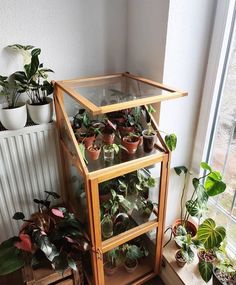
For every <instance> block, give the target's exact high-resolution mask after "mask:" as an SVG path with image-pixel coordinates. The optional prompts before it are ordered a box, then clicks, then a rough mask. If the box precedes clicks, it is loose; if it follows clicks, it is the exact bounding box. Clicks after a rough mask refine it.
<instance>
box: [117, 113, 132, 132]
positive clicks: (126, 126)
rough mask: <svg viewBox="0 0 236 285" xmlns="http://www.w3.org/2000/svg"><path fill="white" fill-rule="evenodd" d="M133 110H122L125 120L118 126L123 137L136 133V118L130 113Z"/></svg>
mask: <svg viewBox="0 0 236 285" xmlns="http://www.w3.org/2000/svg"><path fill="white" fill-rule="evenodd" d="M130 111H131V110H129V109H125V110H122V114H123V118H124V122H123V123H120V124H118V130H119V132H120V134H121V137H123V136H125V135H127V134H129V133H132V132H134V129H135V127H134V124H135V122H134V117H133V115H132V114H131V113H130Z"/></svg>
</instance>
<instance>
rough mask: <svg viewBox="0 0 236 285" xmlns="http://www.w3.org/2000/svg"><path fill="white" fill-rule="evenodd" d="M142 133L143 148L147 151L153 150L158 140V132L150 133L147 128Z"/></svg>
mask: <svg viewBox="0 0 236 285" xmlns="http://www.w3.org/2000/svg"><path fill="white" fill-rule="evenodd" d="M142 134H143V150H144V151H145V152H151V151H152V150H153V148H154V145H155V142H156V134H155V133H151V134H148V132H147V130H144V131H143V132H142Z"/></svg>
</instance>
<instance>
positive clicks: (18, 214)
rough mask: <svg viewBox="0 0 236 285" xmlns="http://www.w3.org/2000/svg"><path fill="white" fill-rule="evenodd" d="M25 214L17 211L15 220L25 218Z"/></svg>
mask: <svg viewBox="0 0 236 285" xmlns="http://www.w3.org/2000/svg"><path fill="white" fill-rule="evenodd" d="M24 218H25V215H24V214H23V213H22V212H16V213H15V214H14V216H13V217H12V219H14V220H24Z"/></svg>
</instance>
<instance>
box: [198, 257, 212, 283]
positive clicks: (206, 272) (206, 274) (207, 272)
mask: <svg viewBox="0 0 236 285" xmlns="http://www.w3.org/2000/svg"><path fill="white" fill-rule="evenodd" d="M198 269H199V272H200V275H201V277H202V279H203V280H204V281H205V282H206V283H207V282H208V281H210V279H211V276H212V273H213V265H212V263H210V262H205V261H200V262H199V264H198Z"/></svg>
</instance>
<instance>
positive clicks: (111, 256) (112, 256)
mask: <svg viewBox="0 0 236 285" xmlns="http://www.w3.org/2000/svg"><path fill="white" fill-rule="evenodd" d="M120 259H121V258H120V249H119V247H115V248H113V249H112V250H110V251H108V252H107V253H106V254H105V263H104V271H105V273H106V275H113V274H114V273H115V272H116V271H117V268H118V267H117V266H118V265H119V263H120Z"/></svg>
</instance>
